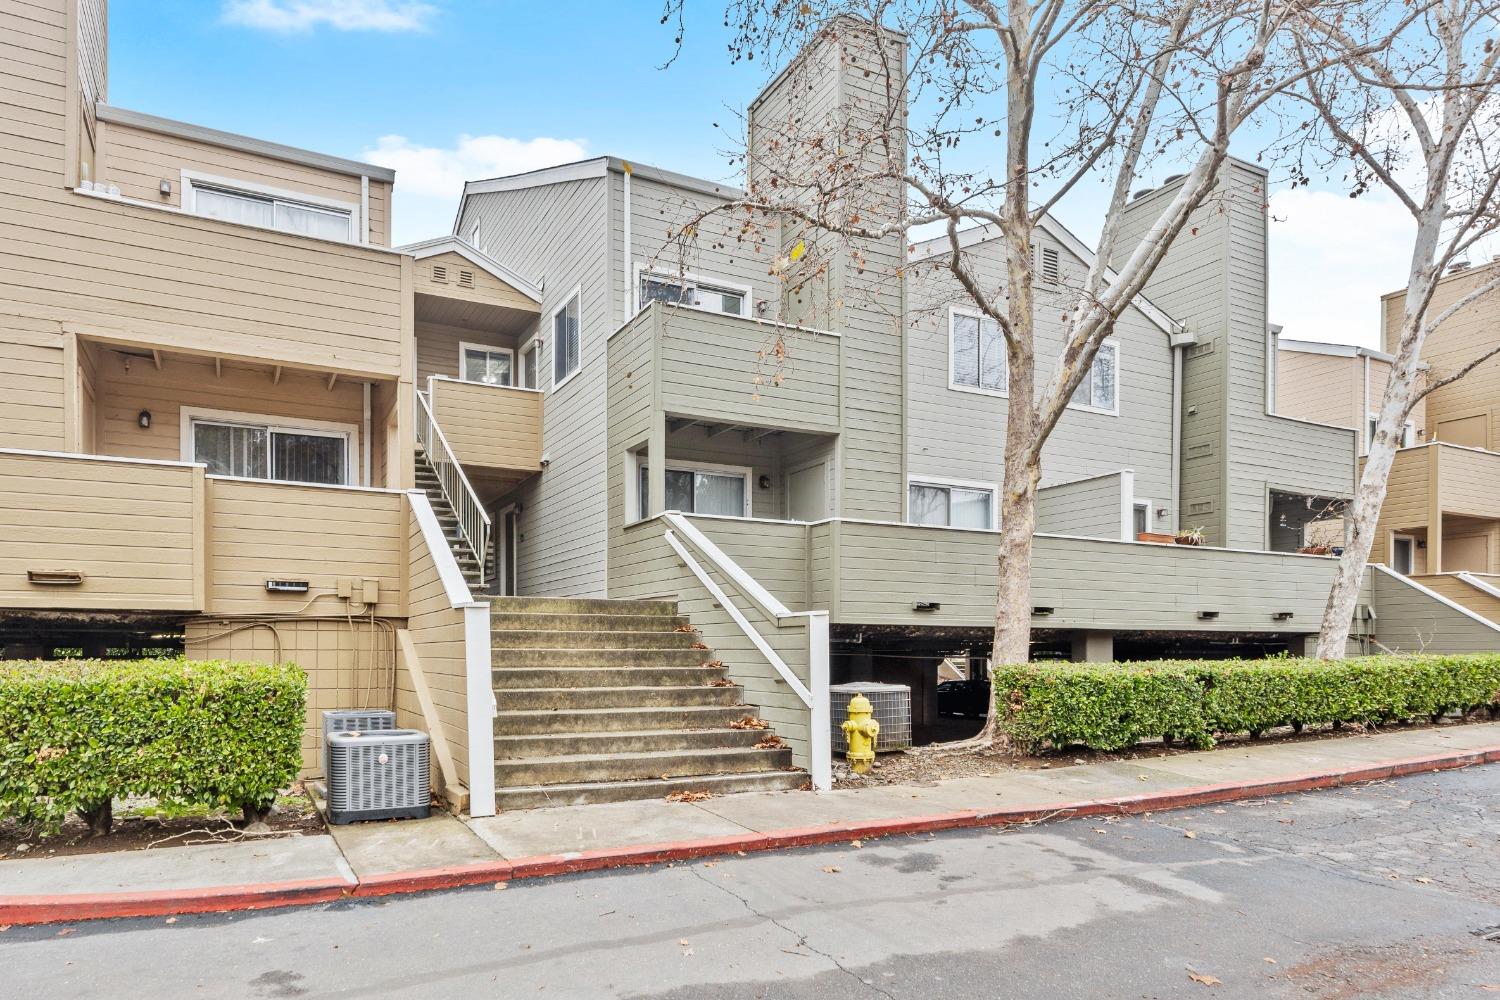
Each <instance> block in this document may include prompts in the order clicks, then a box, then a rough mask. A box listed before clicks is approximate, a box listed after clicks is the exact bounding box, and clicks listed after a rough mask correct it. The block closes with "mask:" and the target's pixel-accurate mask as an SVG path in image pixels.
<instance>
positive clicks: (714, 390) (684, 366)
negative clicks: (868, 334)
mask: <svg viewBox="0 0 1500 1000" xmlns="http://www.w3.org/2000/svg"><path fill="white" fill-rule="evenodd" d="M842 343H843V342H842V339H841V338H840V337H839V335H838V334H836V333H828V332H824V331H819V330H807V329H803V328H801V327H795V326H788V325H786V324H782V323H771V322H767V321H764V320H757V319H745V318H742V317H739V316H726V315H723V314H721V313H714V312H708V311H705V310H700V309H693V308H688V307H683V306H672V305H667V304H665V303H661V302H654V303H652V304H651V305H649V306H647V307H646V308H645V309H642V310H641V311H640V312H639V313H637V314H636V316H635V318H634V319H632V320H630V321H629V322H628V323H626V324H625V325H624V326H622V327H621V328H620V329H619V330H617V331H615V333H614V334H613V335H612V336H611V337H610V342H609V370H610V407H611V410H612V411H613V412H612V415H611V419H612V420H613V419H615V416H616V415H617V414H620V413H624V412H627V411H630V410H632V409H636V408H641V407H655V408H657V409H659V410H661V411H663V412H665V413H666V414H668V415H669V416H670V417H672V418H673V419H675V420H678V421H695V422H699V423H703V424H705V425H710V426H718V427H723V428H732V427H744V428H763V429H776V430H786V431H799V432H806V433H812V434H836V433H838V430H839V416H840V410H841V407H842V399H843V391H844V383H843V363H842V352H843V346H842Z"/></svg>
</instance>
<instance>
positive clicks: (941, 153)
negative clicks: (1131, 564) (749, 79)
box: [664, 0, 1411, 742]
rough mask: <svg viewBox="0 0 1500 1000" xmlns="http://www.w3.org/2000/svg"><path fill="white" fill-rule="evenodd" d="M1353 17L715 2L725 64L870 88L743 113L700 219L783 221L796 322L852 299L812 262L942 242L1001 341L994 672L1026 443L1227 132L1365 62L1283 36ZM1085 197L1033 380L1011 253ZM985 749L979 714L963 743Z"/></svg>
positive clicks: (1124, 2) (958, 1)
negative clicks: (1084, 242) (1172, 179)
mask: <svg viewBox="0 0 1500 1000" xmlns="http://www.w3.org/2000/svg"><path fill="white" fill-rule="evenodd" d="M1372 2H1373V3H1377V4H1379V3H1380V0H1138V2H1130V0H1008V2H1005V3H996V2H991V0H904V2H897V0H808V2H788V0H734V2H732V3H731V6H730V8H729V12H728V15H727V20H728V23H729V24H730V25H731V26H733V27H734V28H735V30H736V32H737V34H736V37H735V41H734V43H733V45H732V46H731V48H732V50H733V51H734V52H735V53H736V54H737V55H738V56H740V57H743V58H754V57H756V56H757V55H760V56H762V57H764V56H767V55H770V56H772V57H775V56H778V55H784V54H786V53H789V52H792V51H794V50H796V49H798V48H801V47H804V46H806V45H808V44H809V43H810V42H811V43H816V42H817V41H819V40H827V39H828V38H830V37H835V38H839V39H840V40H841V43H842V44H844V46H845V51H846V52H847V53H852V55H849V56H847V58H852V59H857V60H860V61H862V62H863V63H864V64H865V66H866V70H867V72H866V75H867V76H869V77H870V78H871V79H872V80H874V81H877V83H875V84H874V85H872V87H871V88H870V90H871V92H870V93H869V94H867V95H865V97H864V100H863V102H862V103H861V104H860V105H859V106H858V107H857V108H856V109H854V110H853V111H852V112H851V113H850V114H849V115H848V116H847V117H846V119H845V120H842V121H831V120H830V119H829V116H828V114H827V113H826V110H820V109H817V108H813V107H810V106H796V102H795V101H793V102H792V104H791V105H788V106H786V107H780V108H776V109H769V110H768V109H760V111H759V114H758V116H752V119H753V120H752V126H753V128H754V129H757V130H759V132H760V134H759V135H757V136H756V137H755V138H754V139H753V140H752V143H751V145H752V147H753V156H751V157H747V164H746V166H747V169H746V174H747V191H746V193H745V195H744V197H742V198H739V199H736V200H734V202H733V203H732V204H728V205H725V206H722V207H720V208H717V209H714V211H716V212H726V213H731V214H736V215H737V217H739V218H741V219H742V220H743V221H742V228H741V232H740V238H741V239H745V240H750V241H752V242H756V243H757V246H759V245H760V244H761V243H763V242H771V243H773V244H775V241H776V237H774V236H773V237H770V238H769V239H768V238H767V236H766V231H767V229H768V228H769V227H772V226H775V225H778V224H780V225H781V226H782V230H781V232H782V233H785V232H786V229H787V227H786V221H787V220H791V222H792V223H793V225H792V226H791V229H792V230H793V231H794V234H795V235H796V239H795V242H788V241H787V240H785V239H783V240H782V242H781V243H780V244H779V245H773V253H774V260H773V261H772V264H771V271H772V272H773V273H775V274H777V275H779V276H780V277H781V279H782V281H783V282H784V283H785V286H786V288H787V290H788V294H789V297H790V298H791V299H793V300H795V301H796V302H797V303H799V305H800V306H801V308H804V309H806V308H812V307H815V305H816V304H817V303H818V302H820V301H821V302H826V303H827V304H828V305H829V307H830V308H831V307H832V306H834V305H837V304H846V303H847V301H848V297H849V296H850V295H851V294H853V293H854V292H856V291H858V289H857V288H853V289H851V287H849V286H850V285H851V284H853V285H857V284H858V282H857V281H856V282H852V283H851V282H845V283H844V284H843V285H841V286H838V287H832V282H831V281H830V279H829V274H830V262H831V261H833V260H835V259H836V258H838V257H839V256H840V255H843V258H844V260H846V261H848V262H849V263H851V264H852V270H853V272H854V273H856V274H862V273H863V272H864V271H865V269H866V268H867V267H868V268H877V266H878V261H877V260H876V258H877V256H878V255H879V252H880V247H881V246H882V245H884V244H885V243H886V242H887V241H888V240H889V238H890V237H891V235H892V234H899V235H900V236H901V237H902V238H903V239H906V240H911V239H914V236H913V233H914V231H916V232H918V233H920V232H924V231H936V232H939V233H942V234H944V236H945V237H946V241H947V250H946V251H945V252H944V253H942V254H941V255H940V257H939V258H937V259H938V260H939V262H940V264H941V265H942V266H944V267H946V269H947V270H948V271H949V272H951V274H952V275H953V277H954V279H956V281H957V283H958V284H959V285H960V286H961V287H962V289H963V290H964V291H965V292H966V293H967V295H968V296H969V297H970V298H971V299H972V300H973V303H974V305H975V306H976V307H977V308H978V310H979V311H981V312H982V313H983V314H984V315H986V316H988V317H990V318H991V319H992V320H993V321H994V322H995V323H996V324H997V325H998V327H999V329H1000V330H1001V332H1002V333H1003V337H1004V344H1005V355H1006V363H1007V368H1008V396H1009V398H1008V402H1007V404H1006V405H1007V423H1006V440H1005V448H1004V454H1003V456H997V458H1001V459H1002V461H1003V467H1004V472H1003V486H1002V495H1001V499H1000V539H999V546H998V551H997V564H998V573H999V590H998V596H997V601H996V607H995V632H994V645H993V655H994V659H995V660H996V661H997V662H1024V661H1025V660H1027V659H1028V658H1029V652H1030V624H1031V553H1032V535H1033V533H1034V531H1035V527H1036V510H1035V503H1036V496H1037V489H1038V486H1039V482H1040V478H1041V456H1042V448H1043V445H1044V444H1045V443H1046V441H1047V439H1048V436H1049V435H1050V434H1051V433H1052V431H1053V429H1054V428H1055V427H1056V425H1057V423H1058V421H1059V419H1060V418H1061V417H1062V414H1063V412H1064V409H1065V408H1066V406H1067V405H1068V403H1069V401H1070V399H1071V398H1072V396H1073V394H1074V393H1075V391H1076V390H1077V389H1078V388H1079V386H1080V384H1081V382H1082V381H1083V379H1084V378H1085V377H1087V376H1088V374H1089V372H1090V369H1091V366H1092V365H1093V363H1094V360H1095V357H1096V356H1097V354H1098V352H1099V349H1100V346H1101V344H1102V343H1103V342H1104V341H1105V339H1106V338H1108V337H1109V336H1110V335H1111V333H1112V332H1113V330H1114V326H1115V323H1116V321H1117V320H1118V318H1119V317H1120V315H1121V314H1122V313H1123V312H1124V311H1125V310H1126V308H1128V307H1129V306H1130V304H1131V303H1132V301H1134V300H1135V299H1136V297H1137V296H1138V295H1139V294H1140V293H1141V292H1142V290H1143V289H1144V288H1145V286H1146V284H1147V282H1148V281H1149V280H1150V279H1151V277H1152V275H1153V273H1154V271H1155V270H1156V268H1157V266H1158V265H1159V264H1160V263H1161V261H1162V259H1163V258H1164V257H1165V256H1166V254H1167V252H1168V250H1169V249H1170V248H1171V246H1172V244H1173V241H1174V240H1176V239H1177V238H1178V236H1179V234H1181V233H1182V232H1183V231H1184V229H1185V228H1186V227H1188V225H1189V223H1190V219H1191V217H1192V216H1193V214H1194V212H1195V211H1197V210H1198V209H1199V208H1201V207H1202V206H1204V205H1205V203H1207V202H1208V201H1209V199H1210V198H1211V197H1213V196H1214V195H1215V189H1216V185H1217V184H1218V182H1219V180H1220V173H1221V168H1222V167H1223V165H1224V163H1225V161H1226V159H1227V157H1228V154H1229V146H1230V142H1231V139H1232V138H1233V137H1234V136H1235V134H1236V133H1237V132H1238V131H1239V130H1241V128H1242V127H1244V126H1245V125H1246V124H1247V123H1249V122H1252V121H1254V120H1256V119H1257V117H1258V116H1261V115H1262V114H1268V113H1269V112H1270V109H1271V107H1272V106H1273V105H1274V104H1275V103H1276V102H1278V101H1279V100H1280V99H1281V97H1282V96H1283V95H1284V94H1285V93H1286V92H1287V91H1289V90H1291V89H1293V88H1295V87H1297V86H1299V85H1301V84H1302V83H1303V81H1304V80H1305V79H1307V78H1308V77H1311V76H1315V75H1317V74H1319V73H1321V72H1324V71H1325V70H1326V69H1327V67H1328V65H1329V64H1331V63H1332V62H1334V61H1336V60H1347V59H1349V58H1352V56H1353V55H1354V54H1369V52H1370V51H1371V48H1372V46H1370V45H1366V46H1361V45H1360V44H1359V43H1358V42H1356V41H1353V40H1352V39H1351V40H1350V42H1349V44H1348V45H1347V46H1343V47H1341V48H1340V49H1339V50H1338V52H1337V54H1336V55H1335V56H1332V57H1330V58H1327V59H1319V58H1312V59H1307V58H1306V54H1307V53H1306V49H1305V48H1299V47H1298V46H1297V45H1296V40H1297V39H1299V38H1305V37H1306V26H1305V24H1304V20H1305V19H1306V18H1307V17H1308V16H1309V14H1310V13H1311V14H1316V15H1317V16H1318V18H1319V21H1318V23H1326V24H1339V23H1346V22H1349V21H1350V20H1351V19H1350V18H1349V17H1348V16H1347V15H1348V12H1349V11H1351V10H1365V9H1367V8H1368V6H1369V4H1370V3H1372ZM1382 6H1384V5H1382ZM1390 8H1391V10H1392V11H1394V13H1393V14H1392V15H1391V16H1392V18H1394V19H1398V20H1399V19H1400V18H1403V17H1409V16H1410V15H1409V14H1408V13H1405V12H1408V11H1410V10H1411V8H1410V7H1409V6H1402V5H1398V4H1394V3H1392V4H1390ZM680 9H681V0H669V2H668V4H667V17H665V18H664V20H671V19H672V17H673V16H674V15H675V14H676V13H678V12H680ZM1364 20H1366V21H1370V20H1373V19H1370V18H1366V19H1364ZM678 23H679V24H680V22H678ZM679 37H680V34H679ZM796 65H797V64H796V63H795V62H794V63H793V67H794V68H795V67H796ZM786 89H787V90H789V91H790V92H792V93H793V94H794V95H795V94H798V93H801V91H800V90H799V88H796V87H791V88H786ZM807 92H808V93H809V94H810V93H811V88H807ZM809 100H812V98H811V97H810V98H809ZM768 130H769V131H770V133H771V134H769V135H768V134H766V133H767V131H768ZM976 162H977V163H979V164H981V165H979V166H975V165H974V164H975V163H976ZM1162 163H1169V164H1171V165H1173V166H1174V167H1176V168H1178V169H1180V170H1181V171H1182V172H1183V173H1184V175H1185V176H1184V178H1183V181H1182V183H1181V184H1180V186H1178V187H1177V188H1176V190H1175V193H1174V194H1173V195H1172V196H1171V197H1170V198H1167V199H1163V202H1162V204H1161V206H1160V208H1159V209H1157V210H1155V211H1156V214H1155V216H1154V217H1153V218H1151V219H1150V220H1149V223H1148V224H1147V225H1145V226H1144V227H1141V226H1139V225H1137V224H1136V222H1137V221H1138V220H1132V222H1131V224H1130V225H1128V226H1127V225H1126V216H1127V213H1126V206H1127V202H1128V200H1129V197H1130V193H1131V190H1132V188H1134V187H1135V186H1136V185H1137V184H1138V183H1139V182H1140V178H1141V177H1142V176H1143V172H1144V171H1147V170H1149V169H1151V168H1152V167H1153V166H1155V165H1157V164H1162ZM1085 183H1088V184H1102V185H1103V186H1104V189H1105V190H1107V191H1108V196H1107V207H1106V209H1105V212H1104V217H1103V220H1102V224H1101V227H1100V235H1099V238H1098V241H1097V243H1096V245H1095V247H1094V248H1093V249H1094V255H1093V259H1092V260H1091V261H1089V262H1088V268H1087V273H1086V274H1085V275H1084V276H1083V278H1082V280H1081V281H1079V282H1077V283H1076V284H1075V286H1074V287H1072V288H1070V289H1069V290H1068V292H1067V295H1066V301H1064V302H1061V303H1059V304H1060V305H1061V309H1060V312H1061V316H1060V319H1061V326H1062V340H1063V348H1062V351H1061V354H1060V357H1059V358H1058V359H1057V363H1056V364H1055V365H1051V366H1046V369H1045V370H1043V369H1041V368H1039V365H1038V358H1037V336H1036V329H1037V311H1038V308H1039V306H1038V302H1037V301H1036V299H1035V297H1034V295H1033V266H1034V265H1033V255H1032V246H1033V238H1034V234H1035V232H1036V229H1037V227H1038V226H1039V225H1040V224H1041V223H1042V220H1043V219H1044V218H1045V216H1046V215H1047V214H1048V213H1050V212H1052V211H1053V210H1054V209H1055V208H1057V207H1058V206H1059V205H1060V204H1061V203H1063V201H1064V200H1065V199H1067V198H1068V197H1069V196H1070V195H1072V194H1075V193H1076V192H1078V190H1079V188H1080V185H1083V184H1085ZM974 226H987V227H990V228H991V230H992V231H993V232H994V233H996V234H998V238H999V239H1000V240H1001V241H1002V244H1003V251H1004V259H1005V278H1004V280H1003V281H1002V282H1000V283H999V284H998V285H996V284H993V283H990V282H986V281H985V280H984V279H983V277H982V276H981V274H980V273H979V272H978V270H977V269H976V268H975V267H974V265H973V260H972V258H971V256H970V255H968V254H966V253H965V251H964V247H963V236H964V234H965V233H966V232H967V230H969V229H970V228H971V227H974ZM697 229H698V226H697V224H696V223H694V224H689V225H687V226H685V227H683V230H682V232H683V234H685V235H688V236H691V235H692V234H694V233H696V231H697ZM1111 262H1114V263H1115V265H1116V266H1115V267H1114V268H1112V267H1111V266H1110V265H1111ZM1047 308H1049V309H1050V308H1053V306H1052V305H1051V304H1050V303H1049V304H1048V306H1047ZM791 313H792V315H793V318H796V316H797V311H796V310H795V309H793V310H791ZM993 735H994V719H993V717H992V718H991V720H990V723H989V724H988V725H987V726H986V728H985V730H984V732H983V733H981V735H980V737H979V739H980V740H981V741H982V742H989V741H991V740H992V739H993Z"/></svg>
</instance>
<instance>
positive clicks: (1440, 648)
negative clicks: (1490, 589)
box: [1370, 571, 1500, 653]
mask: <svg viewBox="0 0 1500 1000" xmlns="http://www.w3.org/2000/svg"><path fill="white" fill-rule="evenodd" d="M1370 580H1371V587H1372V590H1373V592H1374V597H1375V606H1376V607H1377V608H1378V609H1379V618H1378V619H1377V620H1376V622H1375V639H1376V641H1377V642H1379V643H1380V644H1381V645H1382V646H1384V647H1385V648H1387V649H1389V650H1391V651H1392V652H1397V653H1418V652H1429V653H1430V652H1443V653H1488V652H1492V651H1494V649H1495V647H1496V644H1497V643H1500V629H1497V628H1496V627H1494V626H1493V625H1491V624H1488V623H1486V622H1485V621H1476V620H1474V619H1473V618H1471V617H1469V616H1468V615H1466V614H1464V613H1463V612H1462V611H1459V610H1457V609H1455V608H1451V607H1448V606H1447V605H1445V604H1443V603H1442V602H1440V601H1437V600H1434V599H1433V598H1432V597H1430V596H1428V595H1427V594H1424V593H1423V592H1422V591H1421V590H1420V589H1418V588H1417V587H1415V586H1413V585H1412V583H1411V582H1409V581H1407V580H1406V579H1404V578H1402V577H1398V576H1394V575H1392V574H1390V573H1382V572H1379V571H1372V572H1371V574H1370ZM1435 640H1436V641H1435Z"/></svg>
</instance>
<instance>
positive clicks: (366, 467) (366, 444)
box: [359, 382, 375, 486]
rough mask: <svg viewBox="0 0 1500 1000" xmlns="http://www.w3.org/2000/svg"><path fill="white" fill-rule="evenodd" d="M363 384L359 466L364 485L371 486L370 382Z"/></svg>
mask: <svg viewBox="0 0 1500 1000" xmlns="http://www.w3.org/2000/svg"><path fill="white" fill-rule="evenodd" d="M363 384H364V389H365V392H364V397H365V398H364V427H363V428H362V429H361V431H360V435H359V443H360V447H359V450H360V466H361V468H362V470H363V478H362V479H361V480H360V481H361V482H362V483H364V485H366V486H373V485H375V484H374V483H372V482H370V383H368V382H365V383H363Z"/></svg>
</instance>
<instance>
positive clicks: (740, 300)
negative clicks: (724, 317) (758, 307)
mask: <svg viewBox="0 0 1500 1000" xmlns="http://www.w3.org/2000/svg"><path fill="white" fill-rule="evenodd" d="M636 273H637V276H638V277H637V282H636V301H637V303H638V306H637V308H644V307H645V306H647V305H649V304H650V303H652V302H666V303H669V304H671V305H682V306H690V307H691V308H693V309H703V310H706V311H708V312H718V313H727V314H728V315H730V316H746V315H749V313H748V312H747V308H748V306H749V302H750V288H749V287H748V286H744V285H731V284H727V283H723V282H711V281H702V280H700V279H698V278H697V277H695V276H693V275H690V274H673V275H667V274H660V273H656V272H652V271H645V270H639V269H638V270H637V272H636Z"/></svg>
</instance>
